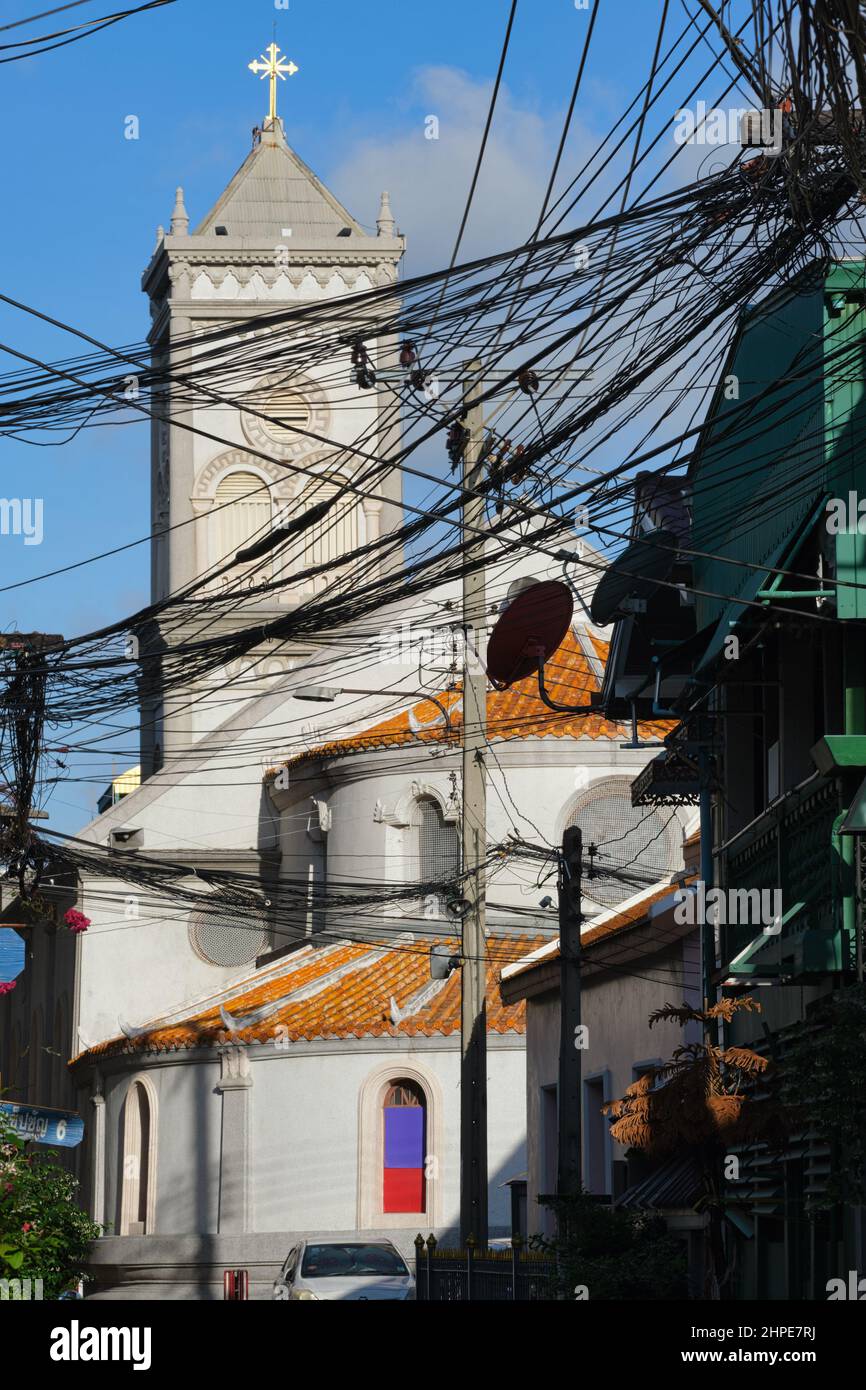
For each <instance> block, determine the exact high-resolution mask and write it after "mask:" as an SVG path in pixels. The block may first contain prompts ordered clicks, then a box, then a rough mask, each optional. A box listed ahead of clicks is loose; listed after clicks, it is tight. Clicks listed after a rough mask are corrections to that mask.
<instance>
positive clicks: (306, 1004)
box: [75, 936, 544, 1062]
mask: <svg viewBox="0 0 866 1390" xmlns="http://www.w3.org/2000/svg"><path fill="white" fill-rule="evenodd" d="M434 940H435V941H438V942H439V943H440V944H441V943H443V941H444V944H447V945H448V946H449V947H453V949H454V951H455V953H457V952H458V951H459V944H458V942H457V941H456V940H448V939H445V938H435V939H434V938H430V939H429V940H428V939H426V938H425V940H424V941H418V940H415V941H412V940H407V941H400V942H397V943H393V944H389V945H385V946H382V945H377V944H375V943H371V944H364V945H361V944H351V945H349V944H342V943H337V944H334V945H331V946H324V947H314V946H312V945H309V946H305V947H303V948H302V949H301V950H300V951H298V952H296V953H295V954H294V955H292V956H290V957H289V958H288V959H287V960H286V959H283V960H281V961H279V962H277V963H276V964H275V965H273V966H271V967H270V968H267V967H266V968H265V969H264V970H261V971H259V972H257V974H256V975H254V976H248V977H247V978H246V979H245V980H241V981H239V982H238V983H237V984H236V985H233V986H231V987H230V988H229V989H228V990H226V991H224V992H223V993H222V994H220V995H219V996H215V997H214V998H213V999H211V1000H210V1001H208V1002H207V1003H206V1004H204V1005H200V1006H199V1007H198V1008H196V1009H195V1010H194V1011H193V1010H190V1011H188V1012H186V1013H180V1014H179V1015H178V1016H171V1015H166V1016H165V1017H164V1018H162V1019H157V1020H155V1021H154V1022H153V1023H152V1024H151V1025H150V1026H148V1027H147V1028H146V1029H145V1030H143V1031H142V1032H141V1033H140V1034H139V1035H138V1036H136V1037H134V1038H127V1037H125V1036H123V1037H116V1038H110V1039H108V1040H107V1041H106V1042H102V1043H98V1044H96V1045H95V1046H93V1047H91V1048H89V1049H88V1050H87V1052H85V1053H82V1054H81V1056H80V1057H77V1058H76V1059H75V1061H76V1062H80V1061H83V1060H85V1059H92V1058H97V1057H114V1056H120V1055H123V1054H129V1053H141V1052H175V1051H181V1050H184V1049H187V1048H197V1047H213V1046H215V1045H218V1044H220V1043H224V1042H226V1041H227V1040H228V1039H229V1038H230V1037H235V1036H236V1037H238V1038H239V1039H240V1040H241V1041H243V1042H259V1043H268V1042H273V1041H274V1039H275V1037H279V1038H280V1039H281V1040H284V1041H287V1042H301V1041H312V1040H314V1039H317V1038H350V1037H357V1038H365V1037H401V1036H402V1037H415V1036H419V1035H420V1036H424V1037H433V1036H439V1035H444V1036H448V1035H449V1034H452V1033H459V1031H460V972H459V970H454V971H452V973H451V975H450V976H449V977H448V979H447V980H445V981H444V982H441V984H440V983H439V982H436V983H435V984H434V982H433V981H431V979H430V946H431V945H433V944H434ZM543 940H544V938H543V937H540V936H531V937H530V936H511V937H506V936H497V937H491V938H490V939H489V941H488V965H487V1029H488V1032H492V1033H524V1032H525V1030H526V1013H525V1006H524V1005H523V1004H522V1003H521V1004H511V1005H506V1004H503V1002H502V1000H501V998H500V995H499V988H498V983H499V972H500V970H501V969H502V966H503V965H504V964H506V963H507V962H509V961H513V960H518V959H520V957H521V956H524V955H526V954H528V953H529V952H530V951H534V950H536V949H537V948H538V946H540V945H541V943H542V941H543ZM422 991H423V994H422ZM392 998H393V999H394V1001H395V1003H396V1005H397V1009H398V1010H399V1011H407V1016H406V1017H403V1018H401V1017H400V1016H399V1013H398V1015H397V1019H398V1021H397V1022H396V1023H394V1022H392V1020H391V1000H392ZM413 1003H416V1004H417V1005H419V1006H418V1007H417V1008H416V1009H415V1010H414V1011H412V1006H413ZM220 1006H222V1007H223V1008H224V1009H225V1011H226V1012H227V1013H228V1014H229V1016H230V1019H231V1021H232V1022H233V1023H235V1024H236V1031H235V1032H230V1031H228V1030H227V1028H226V1025H225V1023H224V1022H223V1019H222V1017H221V1016H220ZM255 1010H262V1014H263V1016H262V1017H261V1018H258V1019H248V1016H249V1015H250V1014H251V1013H252V1012H254V1011H255ZM245 1019H247V1020H248V1021H247V1023H246V1026H243V1025H244V1021H245ZM277 1029H279V1030H280V1032H279V1033H277V1031H276V1030H277Z"/></svg>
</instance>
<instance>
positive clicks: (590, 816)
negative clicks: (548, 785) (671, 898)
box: [566, 777, 679, 907]
mask: <svg viewBox="0 0 866 1390" xmlns="http://www.w3.org/2000/svg"><path fill="white" fill-rule="evenodd" d="M668 819H670V818H668ZM566 824H567V825H575V826H579V828H580V830H581V831H582V833H583V859H584V864H589V863H591V864H592V865H593V870H594V872H597V877H595V878H594V879H593V881H592V883H591V884H587V895H588V896H589V897H590V900H591V901H592V902H595V903H600V904H601V905H602V906H603V907H612V906H613V905H614V904H615V903H618V902H620V901H621V899H622V898H623V897H624V896H626V895H627V890H626V889H624V888H623V884H622V879H621V874H622V871H623V870H624V869H626V868H628V867H629V866H630V865H635V866H636V868H637V869H638V870H639V871H640V872H642V873H644V874H646V875H647V876H650V875H651V876H652V879H653V880H659V879H663V878H666V877H667V876H668V875H669V874H672V873H673V872H674V871H675V869H676V864H677V857H678V854H679V845H678V838H679V825H678V823H677V822H676V821H674V822H673V826H672V827H670V828H669V827H668V825H667V822H666V820H665V817H664V816H663V815H662V814H661V812H660V811H657V810H650V809H648V808H647V807H645V806H633V805H632V801H631V784H630V782H629V779H628V778H627V777H607V778H604V779H603V780H601V781H599V782H596V783H594V784H593V785H592V786H591V787H590V788H589V789H588V791H587V792H586V793H585V794H584V795H583V796H582V797H580V798H579V799H578V800H577V801H576V803H575V804H573V805H572V807H571V809H570V814H569V815H568V817H567V820H566ZM584 881H585V882H586V880H584Z"/></svg>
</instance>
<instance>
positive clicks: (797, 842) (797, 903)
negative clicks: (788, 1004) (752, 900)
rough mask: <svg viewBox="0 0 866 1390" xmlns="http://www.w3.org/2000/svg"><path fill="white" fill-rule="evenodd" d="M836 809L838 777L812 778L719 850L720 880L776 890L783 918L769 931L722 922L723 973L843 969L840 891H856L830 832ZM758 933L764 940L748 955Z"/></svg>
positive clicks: (812, 973)
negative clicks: (779, 898) (836, 778)
mask: <svg viewBox="0 0 866 1390" xmlns="http://www.w3.org/2000/svg"><path fill="white" fill-rule="evenodd" d="M841 809H842V807H841V803H840V798H839V790H838V786H837V784H836V782H835V781H834V780H832V779H828V778H810V779H809V781H808V782H805V783H803V784H802V785H801V786H800V787H797V788H795V789H794V790H793V791H792V792H790V793H789V794H788V795H787V796H785V797H783V798H780V799H779V800H778V801H777V802H775V803H774V804H773V805H772V806H770V807H768V808H767V810H766V811H765V812H764V813H763V815H761V816H759V817H758V818H757V819H756V820H754V821H752V822H751V824H750V825H748V826H746V828H745V829H744V830H743V831H742V832H741V833H740V834H739V835H737V836H736V837H735V838H734V839H733V840H731V841H729V842H728V844H727V845H726V846H725V847H724V849H723V851H722V854H721V858H720V865H719V868H720V875H719V877H720V881H721V883H722V885H723V886H724V887H725V888H727V889H729V890H736V889H741V890H742V889H745V890H751V889H757V890H759V891H760V890H767V891H769V892H773V891H774V890H781V904H782V923H783V925H782V928H781V931H778V932H772V931H771V932H769V933H764V928H763V926H762V924H761V923H760V922H758V923H755V922H754V921H752V922H750V923H741V922H738V923H730V922H728V923H727V924H725V925H722V926H721V928H720V945H721V960H722V967H723V969H724V970H728V969H730V970H731V972H732V973H733V974H734V975H742V976H743V977H744V979H748V978H749V977H750V976H754V975H764V974H768V975H770V976H771V977H773V976H776V977H779V978H790V979H805V978H809V977H813V978H814V977H818V976H820V975H822V974H826V973H832V972H835V971H841V970H846V969H848V968H849V965H850V952H851V949H852V943H850V942H849V941H848V939H847V933H846V932H844V931H843V925H842V908H841V900H842V895H843V893H844V892H848V893H853V892H854V884H853V882H850V883H849V882H847V880H846V871H845V866H844V865H843V863H842V860H841V857H840V854H839V851H838V847H837V845H836V844H834V837H833V831H834V823H835V821H836V819H837V817H838V815H839V812H840V810H841ZM729 900H730V895H729ZM762 934H764V940H763V941H762V942H760V943H759V944H758V946H757V947H756V948H755V950H754V951H753V952H752V953H751V954H750V953H749V947H750V945H752V944H753V943H755V942H756V941H757V940H758V938H759V937H760V936H761V935H762ZM744 953H745V956H744Z"/></svg>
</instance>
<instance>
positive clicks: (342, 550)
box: [275, 477, 361, 592]
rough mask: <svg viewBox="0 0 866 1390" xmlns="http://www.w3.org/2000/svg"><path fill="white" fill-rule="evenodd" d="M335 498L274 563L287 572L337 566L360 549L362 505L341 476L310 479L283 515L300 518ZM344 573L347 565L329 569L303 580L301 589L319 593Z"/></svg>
mask: <svg viewBox="0 0 866 1390" xmlns="http://www.w3.org/2000/svg"><path fill="white" fill-rule="evenodd" d="M338 494H339V496H338ZM332 498H337V500H336V501H335V502H334V503H333V505H332V506H330V507H328V509H327V511H326V512H324V514H323V515H322V516H319V517H318V519H317V520H313V521H311V522H310V523H309V524H308V525H307V526H306V527H305V529H304V530H303V531H302V532H301V533H300V536H299V538H298V542H297V545H295V546H293V547H291V548H290V549H289V550H287V552H286V555H285V556H284V557H283V558H280V557H277V558H276V560H275V564H276V565H278V566H280V568H281V569H282V571H283V572H284V573H285V574H290V575H291V574H297V573H299V572H301V571H304V570H307V569H312V568H314V567H315V566H317V565H326V566H327V565H336V563H337V561H338V560H341V559H343V557H344V556H346V555H350V554H351V553H352V551H354V550H357V548H358V546H359V545H360V543H361V532H360V520H359V514H360V508H359V506H358V500H357V496H356V494H354V493H351V492H346V491H345V484H344V482H343V480H342V478H339V477H330V478H326V477H316V478H311V479H310V481H309V482H308V484H307V486H306V487H305V488H304V489H303V491H302V492H301V493H299V495H298V496H297V497H296V498H295V500H294V501H293V502H292V504H291V508H284V509H283V513H282V515H284V516H286V517H291V518H292V519H293V520H294V519H297V518H299V517H302V516H303V515H304V513H305V512H308V511H310V510H311V509H312V508H314V507H319V506H322V505H323V504H325V503H328V502H330V501H331V499H332ZM345 574H346V569H345V568H344V567H341V568H340V569H339V570H335V571H334V574H331V573H329V571H328V570H327V569H326V570H324V571H323V572H322V573H321V574H317V575H311V576H310V577H309V578H308V579H306V580H304V581H303V583H302V589H305V590H308V591H310V592H319V591H321V590H323V589H325V588H327V587H328V585H329V584H331V583H333V581H334V578H335V577H336V578H340V577H342V576H344V575H345Z"/></svg>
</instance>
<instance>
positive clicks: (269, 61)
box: [247, 43, 298, 121]
mask: <svg viewBox="0 0 866 1390" xmlns="http://www.w3.org/2000/svg"><path fill="white" fill-rule="evenodd" d="M266 55H267V56H266ZM247 66H248V67H249V70H250V72H256V73H259V72H260V73H261V75H262V77H263V78H264V77H269V78H270V80H271V109H270V111H269V112H268V120H270V121H274V120H276V116H277V78H278V77H279V78H280V79H281V81H283V82H285V80H286V73H288V75H289V77H294V75H295V73H296V72H297V71H298V69H297V68H296V67H295V64H294V63H293V62H292V61H291V59H289V60H288V61H287V60H286V59H285V58H284V57H283V55H282V54H281V53H280V50H279V49H278V48H277V45H276V44H275V43H269V44H268V46H267V48H266V49H265V51H264V53H263V54H262V56H261V58H257V59H256V60H255V62H254V63H248V64H247Z"/></svg>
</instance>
